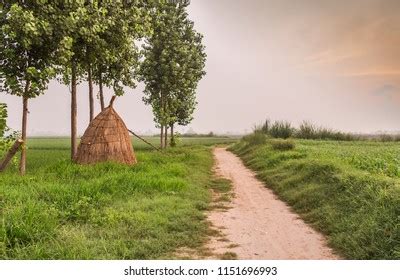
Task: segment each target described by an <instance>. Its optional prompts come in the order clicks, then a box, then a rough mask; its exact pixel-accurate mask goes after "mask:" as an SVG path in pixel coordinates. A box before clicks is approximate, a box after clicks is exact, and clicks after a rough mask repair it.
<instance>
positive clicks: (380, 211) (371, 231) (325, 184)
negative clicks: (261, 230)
mask: <svg viewBox="0 0 400 280" xmlns="http://www.w3.org/2000/svg"><path fill="white" fill-rule="evenodd" d="M249 142H251V141H244V140H242V141H241V142H240V143H238V144H235V145H234V146H233V148H232V150H233V151H234V152H235V153H236V154H238V155H239V156H240V157H241V158H242V159H243V160H244V161H245V163H246V164H247V165H248V166H249V167H250V168H251V169H253V170H255V171H256V172H257V174H258V176H259V178H260V179H261V180H263V181H264V182H265V183H266V184H267V185H268V186H269V187H271V188H272V189H273V190H274V192H275V193H276V194H277V195H278V196H279V197H280V198H281V199H282V200H284V201H286V202H287V203H288V204H289V205H291V206H292V208H293V209H294V210H295V211H296V212H297V213H299V214H300V215H301V216H302V218H303V219H304V220H306V221H307V222H308V223H310V224H311V225H313V227H314V228H316V229H318V230H319V231H321V232H323V233H324V234H325V235H326V236H327V237H328V241H329V244H330V245H331V246H332V247H333V248H334V249H335V250H336V251H337V252H338V253H339V254H340V255H341V256H343V257H344V258H350V259H400V172H399V168H400V144H399V143H382V142H373V141H353V142H334V141H313V140H287V141H285V140H267V141H266V143H265V144H254V143H253V144H251V143H249ZM288 142H291V143H292V144H290V145H288Z"/></svg>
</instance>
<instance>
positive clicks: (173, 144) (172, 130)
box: [170, 124, 176, 147]
mask: <svg viewBox="0 0 400 280" xmlns="http://www.w3.org/2000/svg"><path fill="white" fill-rule="evenodd" d="M170 146H171V147H175V146H176V143H175V135H174V124H171V142H170Z"/></svg>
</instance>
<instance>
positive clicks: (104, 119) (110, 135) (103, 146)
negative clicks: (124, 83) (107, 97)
mask: <svg viewBox="0 0 400 280" xmlns="http://www.w3.org/2000/svg"><path fill="white" fill-rule="evenodd" d="M113 101H114V98H113V99H112V100H111V103H110V106H109V107H107V108H106V109H104V110H103V112H101V113H100V114H99V115H98V116H97V117H96V118H95V119H94V120H93V121H92V122H91V123H90V124H89V127H88V128H87V129H86V131H85V134H84V135H83V137H82V139H81V142H80V144H79V147H78V152H77V154H76V156H75V162H76V163H79V164H93V163H99V162H105V161H114V162H120V163H124V164H129V165H131V164H135V163H136V157H135V154H134V151H133V148H132V142H131V138H130V137H129V132H128V129H127V127H126V126H125V123H124V122H123V121H122V119H121V117H120V116H119V115H118V114H117V112H115V110H114V108H113Z"/></svg>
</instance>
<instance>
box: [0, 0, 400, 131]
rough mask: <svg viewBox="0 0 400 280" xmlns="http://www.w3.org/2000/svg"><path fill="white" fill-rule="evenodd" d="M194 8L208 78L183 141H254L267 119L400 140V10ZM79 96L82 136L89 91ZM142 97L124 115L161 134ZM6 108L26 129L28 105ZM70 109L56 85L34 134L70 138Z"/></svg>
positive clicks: (365, 3)
mask: <svg viewBox="0 0 400 280" xmlns="http://www.w3.org/2000/svg"><path fill="white" fill-rule="evenodd" d="M191 2H192V3H191V6H190V8H189V15H190V18H191V19H192V20H193V21H194V22H195V28H196V29H197V30H198V31H199V32H201V33H202V34H203V35H204V44H205V46H206V52H207V56H208V58H207V64H206V72H207V75H206V76H205V77H204V78H203V80H202V81H201V82H200V84H199V87H198V90H197V95H198V103H199V104H198V107H197V109H196V112H195V115H194V117H195V119H194V121H193V122H192V123H191V124H190V125H189V126H188V127H186V128H180V131H181V132H184V131H187V130H188V129H192V130H194V131H196V132H199V133H207V132H210V131H213V132H216V133H221V134H222V133H234V134H238V133H246V132H249V131H250V130H251V128H252V127H253V126H254V125H256V124H258V123H261V122H263V120H265V119H266V118H269V119H271V120H287V121H291V122H292V123H293V124H295V125H296V124H299V123H301V122H302V121H303V120H307V121H311V122H314V123H316V124H318V125H322V126H326V127H330V128H333V129H337V130H343V131H347V132H357V133H375V132H378V131H400V48H399V46H400V17H399V16H398V14H399V12H400V1H398V0H347V1H337V0H296V1H293V0H192V1H191ZM78 90H79V91H78V96H79V98H78V102H79V108H78V119H79V123H78V130H79V133H80V134H82V133H83V132H84V130H85V129H86V127H87V125H88V118H89V112H88V93H87V85H86V84H84V83H83V84H81V85H80V87H79V88H78ZM142 90H143V85H141V84H139V85H138V87H137V88H136V89H134V90H132V89H129V90H127V91H126V94H125V96H123V97H121V98H119V99H117V101H116V103H115V108H116V110H117V111H118V112H119V114H120V115H121V117H122V118H123V119H124V121H125V122H126V124H127V126H128V127H129V128H131V129H132V130H134V131H137V132H140V133H152V132H155V131H156V128H155V126H154V123H153V116H152V111H151V108H149V107H147V106H145V105H144V104H143V102H142V97H143V94H142ZM96 91H97V90H96ZM110 97H111V91H110V90H108V93H107V100H109V99H110ZM0 101H2V102H6V103H7V104H8V106H9V120H8V124H9V126H10V127H12V128H14V129H17V130H18V129H20V122H21V107H22V101H21V100H20V99H19V98H16V97H12V96H7V95H4V94H1V95H0ZM69 102H70V94H69V88H68V87H67V86H65V85H60V84H58V83H57V82H56V81H52V82H51V83H50V85H49V89H48V91H47V92H46V94H45V95H43V96H40V97H38V98H36V99H34V100H32V101H31V102H30V114H29V123H28V132H29V134H30V135H68V133H69V131H70V120H69V119H70V113H69V110H70V107H69V106H70V105H69V104H70V103H69ZM96 112H99V105H98V102H96Z"/></svg>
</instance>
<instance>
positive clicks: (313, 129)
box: [295, 121, 359, 141]
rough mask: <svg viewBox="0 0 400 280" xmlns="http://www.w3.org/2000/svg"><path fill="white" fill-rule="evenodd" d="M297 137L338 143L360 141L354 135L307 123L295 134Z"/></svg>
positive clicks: (302, 124) (301, 125)
mask: <svg viewBox="0 0 400 280" xmlns="http://www.w3.org/2000/svg"><path fill="white" fill-rule="evenodd" d="M295 137H296V138H300V139H315V140H336V141H354V140H359V138H358V137H356V136H355V135H353V134H350V133H344V132H340V131H335V130H333V129H329V128H325V127H319V126H316V125H314V124H312V123H310V122H307V121H304V122H302V123H301V124H300V126H299V128H298V129H297V130H296V132H295Z"/></svg>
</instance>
